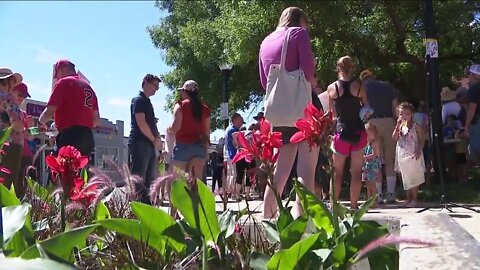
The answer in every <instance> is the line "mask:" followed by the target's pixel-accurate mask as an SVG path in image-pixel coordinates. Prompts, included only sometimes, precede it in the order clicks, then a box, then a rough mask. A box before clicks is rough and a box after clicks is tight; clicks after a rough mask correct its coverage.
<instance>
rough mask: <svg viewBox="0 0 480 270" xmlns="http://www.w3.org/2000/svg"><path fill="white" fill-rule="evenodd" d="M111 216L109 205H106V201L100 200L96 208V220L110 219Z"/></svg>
mask: <svg viewBox="0 0 480 270" xmlns="http://www.w3.org/2000/svg"><path fill="white" fill-rule="evenodd" d="M109 218H111V216H110V211H109V210H108V208H107V206H106V205H105V202H100V203H99V204H98V205H97V208H96V209H95V219H96V220H104V219H109Z"/></svg>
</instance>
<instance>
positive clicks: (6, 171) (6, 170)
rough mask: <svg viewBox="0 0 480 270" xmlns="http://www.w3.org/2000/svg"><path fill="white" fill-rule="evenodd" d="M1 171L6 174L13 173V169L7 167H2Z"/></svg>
mask: <svg viewBox="0 0 480 270" xmlns="http://www.w3.org/2000/svg"><path fill="white" fill-rule="evenodd" d="M0 172H2V173H5V174H11V173H12V171H10V170H9V169H8V168H6V167H0Z"/></svg>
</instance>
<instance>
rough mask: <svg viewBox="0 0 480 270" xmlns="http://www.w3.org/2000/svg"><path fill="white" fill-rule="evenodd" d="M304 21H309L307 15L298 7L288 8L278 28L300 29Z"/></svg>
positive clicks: (284, 11)
mask: <svg viewBox="0 0 480 270" xmlns="http://www.w3.org/2000/svg"><path fill="white" fill-rule="evenodd" d="M302 19H305V22H306V21H307V14H305V12H303V10H302V9H300V8H298V7H288V8H286V9H284V10H283V11H282V15H280V19H279V20H278V25H277V28H282V27H296V26H297V27H298V26H300V25H301V22H302Z"/></svg>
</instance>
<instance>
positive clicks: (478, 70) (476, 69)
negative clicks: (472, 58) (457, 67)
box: [465, 64, 480, 75]
mask: <svg viewBox="0 0 480 270" xmlns="http://www.w3.org/2000/svg"><path fill="white" fill-rule="evenodd" d="M465 71H466V73H473V74H476V75H480V65H478V64H473V65H471V66H470V67H468V68H467V69H466V70H465Z"/></svg>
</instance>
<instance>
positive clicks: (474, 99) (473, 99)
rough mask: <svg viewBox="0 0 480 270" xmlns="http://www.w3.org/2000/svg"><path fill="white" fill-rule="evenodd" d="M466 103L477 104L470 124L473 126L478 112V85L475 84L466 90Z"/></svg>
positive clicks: (479, 84) (479, 94) (479, 85)
mask: <svg viewBox="0 0 480 270" xmlns="http://www.w3.org/2000/svg"><path fill="white" fill-rule="evenodd" d="M468 102H469V103H475V104H477V110H476V111H475V116H474V117H473V120H472V124H475V123H477V118H478V112H479V110H480V108H479V107H480V83H476V84H474V85H473V86H472V87H470V88H469V89H468Z"/></svg>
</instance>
